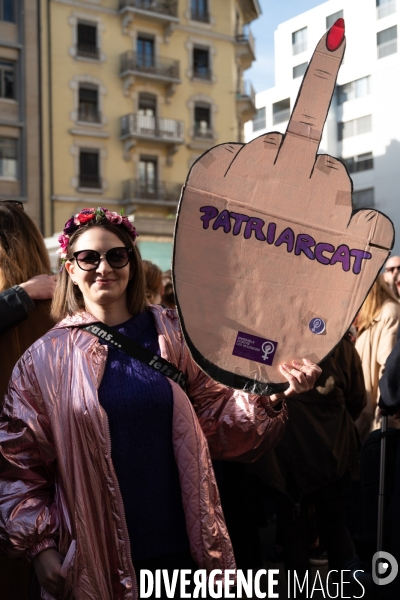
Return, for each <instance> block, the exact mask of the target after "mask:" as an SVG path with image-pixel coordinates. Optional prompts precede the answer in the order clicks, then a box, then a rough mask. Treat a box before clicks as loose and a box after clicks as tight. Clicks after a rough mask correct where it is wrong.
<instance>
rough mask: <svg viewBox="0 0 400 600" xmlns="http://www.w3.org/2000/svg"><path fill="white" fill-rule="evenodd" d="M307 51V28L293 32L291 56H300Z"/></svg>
mask: <svg viewBox="0 0 400 600" xmlns="http://www.w3.org/2000/svg"><path fill="white" fill-rule="evenodd" d="M305 50H307V27H303V29H299V30H298V31H294V32H293V33H292V51H293V54H300V52H304V51H305Z"/></svg>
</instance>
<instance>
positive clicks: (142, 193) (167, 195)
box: [122, 179, 182, 205]
mask: <svg viewBox="0 0 400 600" xmlns="http://www.w3.org/2000/svg"><path fill="white" fill-rule="evenodd" d="M122 186H123V196H124V199H125V200H128V199H129V200H131V199H132V200H136V201H139V202H140V201H149V202H152V203H157V204H170V205H177V204H178V202H179V198H180V195H181V189H182V184H178V183H165V182H163V181H161V182H158V183H153V184H149V183H143V182H141V181H139V180H137V179H128V180H127V181H123V183H122Z"/></svg>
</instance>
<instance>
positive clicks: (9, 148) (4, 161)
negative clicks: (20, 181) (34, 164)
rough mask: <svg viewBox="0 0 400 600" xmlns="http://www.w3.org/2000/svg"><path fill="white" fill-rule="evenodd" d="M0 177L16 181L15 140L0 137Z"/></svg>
mask: <svg viewBox="0 0 400 600" xmlns="http://www.w3.org/2000/svg"><path fill="white" fill-rule="evenodd" d="M0 177H7V178H10V179H17V140H13V139H11V138H3V137H0Z"/></svg>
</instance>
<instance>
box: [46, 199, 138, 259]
mask: <svg viewBox="0 0 400 600" xmlns="http://www.w3.org/2000/svg"><path fill="white" fill-rule="evenodd" d="M103 219H107V220H108V221H110V223H114V225H123V226H124V227H125V229H127V231H128V233H129V235H130V236H131V238H132V239H133V241H135V240H136V238H137V236H138V234H137V233H136V229H135V227H134V226H133V225H132V223H131V222H130V220H129V219H128V217H124V216H122V215H121V214H118V213H116V212H111V211H110V210H107V208H103V207H101V206H99V207H98V208H83V209H82V210H81V211H80V212H79V213H78V214H77V215H75V216H72V217H71V218H70V219H69V220H68V221H67V222H66V223H65V227H64V229H63V232H62V234H61V235H60V236H59V238H58V243H59V244H60V248H59V249H58V250H57V254H59V255H60V259H61V267H62V266H63V265H64V263H65V262H66V260H67V254H68V246H69V240H70V237H71V235H72V234H73V233H75V231H77V230H78V229H79V228H80V227H83V226H84V225H86V223H89V221H96V222H97V221H102V220H103Z"/></svg>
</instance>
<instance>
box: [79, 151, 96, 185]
mask: <svg viewBox="0 0 400 600" xmlns="http://www.w3.org/2000/svg"><path fill="white" fill-rule="evenodd" d="M99 167H100V165H99V153H98V152H97V151H89V150H81V152H80V154H79V187H81V188H101V179H100V169H99Z"/></svg>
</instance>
